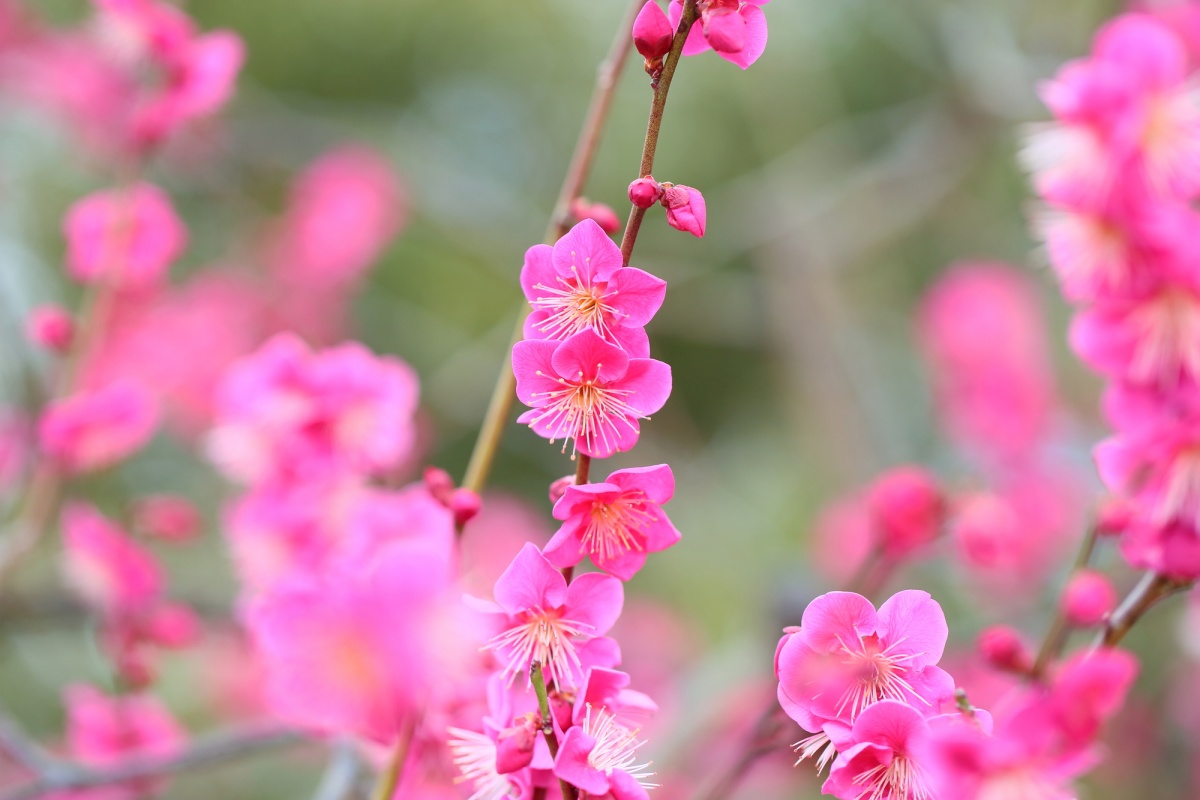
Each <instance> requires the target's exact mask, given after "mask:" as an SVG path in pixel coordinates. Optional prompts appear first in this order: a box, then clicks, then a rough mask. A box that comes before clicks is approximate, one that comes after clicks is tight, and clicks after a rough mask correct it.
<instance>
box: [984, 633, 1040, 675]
mask: <svg viewBox="0 0 1200 800" xmlns="http://www.w3.org/2000/svg"><path fill="white" fill-rule="evenodd" d="M976 646H977V647H978V649H979V654H980V655H981V656H983V659H984V660H985V661H986V662H987V663H988V664H990V665H991V666H993V667H995V668H996V669H1001V670H1005V671H1008V672H1017V673H1025V672H1028V671H1029V670H1030V669H1031V668H1032V667H1033V649H1032V648H1031V647H1030V646H1029V643H1028V642H1026V641H1025V637H1024V636H1022V635H1021V634H1020V632H1018V631H1017V630H1016V629H1015V628H1013V627H1010V626H1008V625H991V626H989V627H987V628H984V629H983V630H982V631H980V632H979V637H978V639H977V640H976Z"/></svg>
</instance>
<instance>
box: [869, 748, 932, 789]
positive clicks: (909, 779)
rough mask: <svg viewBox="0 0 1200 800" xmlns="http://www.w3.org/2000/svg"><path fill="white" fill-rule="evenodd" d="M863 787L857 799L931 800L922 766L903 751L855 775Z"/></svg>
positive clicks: (894, 753)
mask: <svg viewBox="0 0 1200 800" xmlns="http://www.w3.org/2000/svg"><path fill="white" fill-rule="evenodd" d="M854 782H855V783H856V784H857V785H859V786H862V787H863V791H862V792H860V793H859V795H858V796H857V797H856V798H855V800H929V796H930V795H929V790H928V789H927V788H925V780H924V778H923V776H922V775H921V770H920V768H919V767H918V766H917V765H916V764H915V763H914V762H913V761H911V760H910V759H909V758H908V756H906V755H904V754H903V753H897V752H893V753H892V760H891V762H890V763H888V764H876V765H875V766H873V767H871V768H870V769H868V770H864V771H862V772H860V773H859V774H858V775H856V776H855V777H854Z"/></svg>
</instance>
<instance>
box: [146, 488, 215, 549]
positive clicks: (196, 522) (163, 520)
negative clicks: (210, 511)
mask: <svg viewBox="0 0 1200 800" xmlns="http://www.w3.org/2000/svg"><path fill="white" fill-rule="evenodd" d="M201 522H202V520H201V519H200V512H199V511H197V510H196V507H195V506H194V505H192V503H191V501H190V500H188V499H186V498H184V497H179V496H178V495H172V494H159V495H151V496H150V497H143V498H142V499H140V500H138V501H137V503H136V504H135V505H134V507H133V525H134V528H135V529H136V530H138V531H140V532H141V533H144V534H145V535H147V536H153V537H154V538H156V539H162V540H164V541H168V542H184V541H187V540H188V539H192V538H194V537H195V536H197V535H198V534H199V533H200V526H201Z"/></svg>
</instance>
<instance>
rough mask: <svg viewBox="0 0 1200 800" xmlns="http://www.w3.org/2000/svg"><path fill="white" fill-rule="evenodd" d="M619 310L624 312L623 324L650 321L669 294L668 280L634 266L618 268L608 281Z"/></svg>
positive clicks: (621, 312)
mask: <svg viewBox="0 0 1200 800" xmlns="http://www.w3.org/2000/svg"><path fill="white" fill-rule="evenodd" d="M608 289H609V291H610V292H613V293H615V294H616V297H615V298H614V299H615V301H616V303H615V305H616V307H617V311H618V312H619V313H620V314H624V315H625V317H624V320H623V322H622V324H623V325H627V326H642V325H645V324H646V323H647V322H649V321H650V320H651V319H652V318H653V317H654V315H655V314H656V313H657V312H658V309H659V308H661V307H662V304H663V298H664V297H666V295H667V282H666V281H664V280H663V279H662V278H656V277H655V276H653V275H651V274H650V273H649V272H643V271H642V270H640V269H635V268H634V267H626V268H625V269H622V270H618V271H617V272H616V274H614V275H613V276H612V279H611V280H610V281H609V282H608Z"/></svg>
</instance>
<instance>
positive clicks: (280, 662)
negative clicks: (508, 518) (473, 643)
mask: <svg viewBox="0 0 1200 800" xmlns="http://www.w3.org/2000/svg"><path fill="white" fill-rule="evenodd" d="M451 570H452V567H451V559H450V553H449V549H448V548H447V547H446V546H445V545H444V544H443V543H439V542H433V541H430V540H423V539H415V540H407V541H398V542H393V543H391V544H389V545H388V546H387V547H386V548H385V549H383V551H382V552H380V553H379V554H378V556H377V557H376V558H374V559H372V560H370V561H365V562H358V563H355V564H347V565H345V567H344V568H340V569H336V570H332V571H331V572H330V573H329V574H327V575H325V576H322V577H321V578H319V579H315V580H314V579H313V577H312V576H295V579H294V580H291V581H288V582H286V583H284V584H281V585H280V586H278V587H276V588H275V589H273V590H272V591H271V592H269V593H267V594H265V595H263V596H260V597H259V598H257V599H256V600H255V601H253V602H252V603H251V605H250V607H249V610H248V614H247V625H248V628H249V630H250V633H251V636H252V638H253V639H254V641H255V643H256V645H257V647H258V650H259V652H260V653H261V656H262V662H263V665H264V667H265V669H266V673H267V694H268V698H269V702H270V704H271V707H272V709H273V710H274V712H275V713H276V714H278V715H279V716H280V717H281V718H282V719H284V720H285V721H288V722H291V723H294V724H297V725H302V726H304V727H306V728H311V729H313V730H317V731H322V732H326V733H334V734H354V735H357V736H362V737H365V738H369V739H373V740H375V741H379V742H383V743H388V742H391V741H393V740H394V739H395V737H396V736H397V735H398V733H399V732H400V730H401V728H402V726H403V724H404V722H405V720H406V719H408V718H410V716H411V715H412V714H414V713H420V710H421V709H422V708H423V707H424V706H425V704H426V703H428V702H430V700H431V693H433V692H434V691H435V690H436V689H437V688H438V687H439V686H451V685H454V683H455V682H456V681H457V680H458V679H459V678H460V677H461V672H462V670H463V665H464V664H466V663H467V662H468V655H469V653H468V652H467V649H466V641H467V636H468V634H469V633H470V631H469V630H468V629H467V628H466V627H465V625H464V620H462V619H460V617H459V614H458V609H459V608H460V603H459V601H458V599H457V598H456V597H455V596H454V595H453V592H452V584H451V582H450V581H451Z"/></svg>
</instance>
